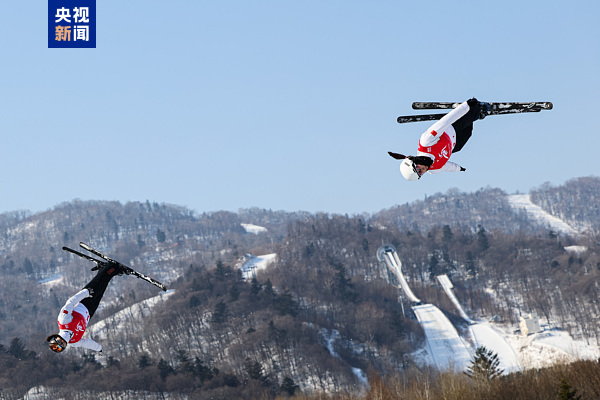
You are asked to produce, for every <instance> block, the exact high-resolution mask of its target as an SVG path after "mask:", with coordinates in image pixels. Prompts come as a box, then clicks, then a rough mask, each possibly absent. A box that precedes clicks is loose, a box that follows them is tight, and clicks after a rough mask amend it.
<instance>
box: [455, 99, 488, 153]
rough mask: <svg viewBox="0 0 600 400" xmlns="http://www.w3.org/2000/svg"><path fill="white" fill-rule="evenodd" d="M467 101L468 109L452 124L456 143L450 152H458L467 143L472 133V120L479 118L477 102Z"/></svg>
mask: <svg viewBox="0 0 600 400" xmlns="http://www.w3.org/2000/svg"><path fill="white" fill-rule="evenodd" d="M467 103H469V111H468V112H467V113H466V114H465V115H463V116H462V117H460V118H459V119H458V120H457V121H456V122H454V123H453V124H452V126H453V127H454V130H455V131H456V144H455V145H454V149H452V153H458V152H459V151H461V150H462V148H463V147H464V145H465V144H467V142H468V141H469V139H470V138H471V135H472V134H473V122H475V121H477V120H478V119H479V113H480V108H481V107H480V106H479V102H478V101H477V100H475V101H473V99H472V100H468V101H467Z"/></svg>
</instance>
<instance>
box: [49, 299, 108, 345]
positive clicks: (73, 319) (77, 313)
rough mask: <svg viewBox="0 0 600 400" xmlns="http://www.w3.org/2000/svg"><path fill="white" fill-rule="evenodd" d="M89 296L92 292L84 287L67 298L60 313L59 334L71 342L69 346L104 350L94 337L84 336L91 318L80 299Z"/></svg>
mask: <svg viewBox="0 0 600 400" xmlns="http://www.w3.org/2000/svg"><path fill="white" fill-rule="evenodd" d="M89 296H90V292H89V291H88V290H87V289H82V290H81V291H79V292H78V293H76V294H75V295H74V296H73V297H71V298H70V299H69V300H67V302H66V303H65V305H64V307H63V308H61V310H60V314H59V315H58V328H59V329H60V331H59V332H58V334H59V335H60V337H62V338H63V339H65V340H66V341H67V342H68V343H69V346H73V347H85V348H87V349H90V350H95V351H102V346H101V345H100V344H99V343H96V342H94V341H93V340H92V339H83V338H82V336H83V333H84V332H85V330H86V328H87V324H88V322H89V320H90V313H89V312H88V309H87V308H86V307H85V306H84V305H83V304H81V303H80V301H81V300H83V299H85V298H86V297H89Z"/></svg>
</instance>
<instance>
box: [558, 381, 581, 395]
mask: <svg viewBox="0 0 600 400" xmlns="http://www.w3.org/2000/svg"><path fill="white" fill-rule="evenodd" d="M571 388H572V386H571V385H570V384H569V382H568V381H567V379H566V378H564V377H563V378H562V379H561V380H560V383H559V385H558V393H557V398H558V400H580V399H581V396H578V395H577V390H575V389H573V390H571Z"/></svg>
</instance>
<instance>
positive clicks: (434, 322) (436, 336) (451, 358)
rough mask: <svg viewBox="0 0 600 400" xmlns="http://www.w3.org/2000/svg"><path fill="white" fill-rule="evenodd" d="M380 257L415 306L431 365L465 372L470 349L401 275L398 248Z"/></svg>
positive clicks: (383, 250)
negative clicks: (413, 290)
mask: <svg viewBox="0 0 600 400" xmlns="http://www.w3.org/2000/svg"><path fill="white" fill-rule="evenodd" d="M377 258H378V259H379V260H380V261H381V262H385V264H386V266H387V267H388V269H389V270H390V272H391V273H393V274H394V276H396V278H397V280H398V282H399V287H401V288H402V290H403V291H404V293H405V294H406V297H407V298H408V300H409V301H410V302H411V303H412V304H413V306H412V309H413V312H414V313H415V315H416V317H417V320H418V321H419V323H420V324H421V326H422V327H423V330H424V331H425V338H426V341H427V353H429V357H430V360H431V364H433V365H435V366H437V368H438V369H439V370H441V371H444V370H454V371H464V370H465V368H466V367H467V366H468V365H469V363H470V358H471V353H470V351H469V348H468V347H467V345H466V343H465V342H464V341H463V340H462V339H461V338H460V336H459V335H458V332H457V331H456V328H454V325H452V323H451V322H450V321H449V320H448V318H446V316H445V315H444V313H443V312H441V311H440V310H439V308H437V307H436V306H434V305H432V304H421V300H419V298H418V297H417V296H415V294H414V293H413V292H412V290H411V289H410V287H409V286H408V282H407V281H406V278H405V277H404V274H403V273H402V263H401V262H400V259H399V258H398V254H397V253H396V249H395V248H394V247H393V246H391V245H386V246H382V247H380V248H379V250H378V251H377Z"/></svg>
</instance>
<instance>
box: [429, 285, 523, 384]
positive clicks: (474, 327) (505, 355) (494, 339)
mask: <svg viewBox="0 0 600 400" xmlns="http://www.w3.org/2000/svg"><path fill="white" fill-rule="evenodd" d="M436 278H437V280H438V282H439V283H440V285H441V286H442V288H443V289H444V291H445V292H446V294H447V295H448V297H449V298H450V300H451V301H452V303H453V304H454V306H455V307H456V309H457V310H458V313H459V314H460V316H461V317H462V318H463V319H464V320H465V321H467V323H468V324H469V331H470V332H471V337H472V338H473V339H472V340H473V342H474V344H475V347H480V346H484V347H485V348H487V349H489V350H492V351H494V352H495V353H496V354H498V358H499V360H500V368H501V369H503V370H504V371H505V372H516V371H520V370H521V369H522V368H521V362H520V359H519V355H518V354H517V352H516V351H515V350H514V349H513V347H512V346H511V345H510V344H509V343H508V342H507V341H506V339H505V338H504V337H502V336H501V335H500V334H499V333H498V332H496V330H494V329H493V328H492V327H491V325H490V324H489V323H487V322H476V321H473V320H472V319H471V318H469V317H468V316H467V314H466V313H465V311H464V310H463V308H462V306H461V305H460V302H459V301H458V299H457V298H456V296H455V295H454V292H453V291H452V289H453V288H454V285H452V282H450V279H449V278H448V275H438V276H436Z"/></svg>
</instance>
